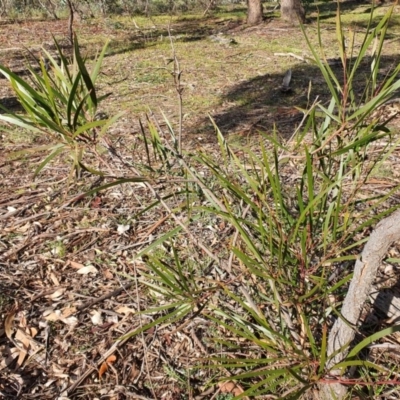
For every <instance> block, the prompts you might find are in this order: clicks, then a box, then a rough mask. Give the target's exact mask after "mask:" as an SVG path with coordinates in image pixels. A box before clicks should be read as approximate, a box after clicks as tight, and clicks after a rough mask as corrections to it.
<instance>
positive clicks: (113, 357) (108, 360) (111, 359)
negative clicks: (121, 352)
mask: <svg viewBox="0 0 400 400" xmlns="http://www.w3.org/2000/svg"><path fill="white" fill-rule="evenodd" d="M115 361H117V356H116V355H114V354H111V356H108V357H107V360H106V362H107V363H109V364H112V363H114V362H115Z"/></svg>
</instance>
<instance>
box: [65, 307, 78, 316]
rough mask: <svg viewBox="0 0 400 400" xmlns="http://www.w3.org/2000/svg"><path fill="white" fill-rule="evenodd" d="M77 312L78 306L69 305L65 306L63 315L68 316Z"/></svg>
mask: <svg viewBox="0 0 400 400" xmlns="http://www.w3.org/2000/svg"><path fill="white" fill-rule="evenodd" d="M75 313H76V307H67V308H64V310H63V311H62V316H63V317H65V318H67V317H69V316H70V315H72V314H75Z"/></svg>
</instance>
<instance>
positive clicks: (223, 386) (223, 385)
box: [218, 381, 248, 399]
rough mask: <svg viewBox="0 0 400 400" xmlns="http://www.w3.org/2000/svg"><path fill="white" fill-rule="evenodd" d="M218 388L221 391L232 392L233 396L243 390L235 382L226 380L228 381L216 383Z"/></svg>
mask: <svg viewBox="0 0 400 400" xmlns="http://www.w3.org/2000/svg"><path fill="white" fill-rule="evenodd" d="M218 386H219V390H220V391H221V393H230V394H233V395H234V396H239V395H240V394H242V393H243V392H244V390H243V389H242V388H241V387H240V386H239V385H237V384H236V383H235V382H232V381H228V382H220V383H219V384H218ZM243 398H244V399H247V398H248V397H247V396H246V397H243Z"/></svg>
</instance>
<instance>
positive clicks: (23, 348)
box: [15, 329, 32, 367]
mask: <svg viewBox="0 0 400 400" xmlns="http://www.w3.org/2000/svg"><path fill="white" fill-rule="evenodd" d="M15 340H16V341H18V344H19V349H20V352H19V356H18V361H17V365H18V367H21V366H22V364H23V362H24V360H25V357H26V355H27V354H28V350H29V347H30V343H31V340H32V338H30V337H29V336H27V335H26V334H25V333H24V332H23V331H22V330H21V329H18V330H17V333H16V334H15Z"/></svg>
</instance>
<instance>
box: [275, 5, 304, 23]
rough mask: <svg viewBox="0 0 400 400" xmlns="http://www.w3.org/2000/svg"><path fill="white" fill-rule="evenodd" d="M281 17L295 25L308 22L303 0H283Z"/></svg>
mask: <svg viewBox="0 0 400 400" xmlns="http://www.w3.org/2000/svg"><path fill="white" fill-rule="evenodd" d="M281 18H282V19H283V20H284V21H287V22H290V23H291V24H293V25H297V24H299V23H300V22H301V23H304V22H306V13H305V11H304V7H303V6H302V4H301V0H281Z"/></svg>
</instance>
